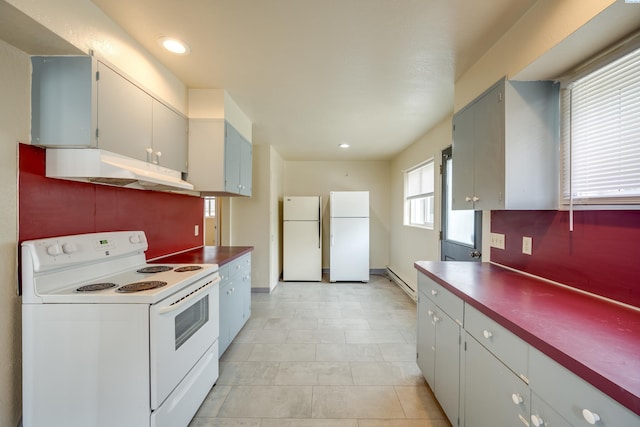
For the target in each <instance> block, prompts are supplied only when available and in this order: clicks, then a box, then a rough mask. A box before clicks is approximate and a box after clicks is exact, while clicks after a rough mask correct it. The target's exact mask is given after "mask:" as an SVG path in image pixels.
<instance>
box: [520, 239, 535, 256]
mask: <svg viewBox="0 0 640 427" xmlns="http://www.w3.org/2000/svg"><path fill="white" fill-rule="evenodd" d="M532 249H533V239H532V238H531V237H527V236H523V237H522V253H523V254H525V255H531V251H532Z"/></svg>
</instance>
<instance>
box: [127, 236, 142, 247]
mask: <svg viewBox="0 0 640 427" xmlns="http://www.w3.org/2000/svg"><path fill="white" fill-rule="evenodd" d="M129 242H131V243H132V244H134V245H135V244H136V243H140V242H141V239H140V236H139V235H138V234H133V235H131V236H129Z"/></svg>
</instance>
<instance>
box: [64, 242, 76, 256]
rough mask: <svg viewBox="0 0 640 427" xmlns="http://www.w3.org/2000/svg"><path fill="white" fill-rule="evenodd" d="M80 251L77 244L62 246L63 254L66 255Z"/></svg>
mask: <svg viewBox="0 0 640 427" xmlns="http://www.w3.org/2000/svg"><path fill="white" fill-rule="evenodd" d="M77 251H78V247H77V246H76V244H75V243H65V244H63V245H62V252H64V253H65V254H72V253H74V252H77Z"/></svg>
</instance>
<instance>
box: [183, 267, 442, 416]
mask: <svg viewBox="0 0 640 427" xmlns="http://www.w3.org/2000/svg"><path fill="white" fill-rule="evenodd" d="M251 297H252V300H251V304H252V309H251V311H252V314H251V316H252V317H251V319H249V321H248V322H247V324H246V325H245V327H244V328H243V330H242V331H241V332H240V334H239V335H238V336H237V337H236V339H235V340H234V342H233V343H232V344H231V346H230V347H229V348H228V349H227V351H226V353H225V354H224V355H223V357H222V359H221V360H220V377H219V378H218V382H217V383H216V385H215V386H214V387H213V389H212V390H211V392H210V393H209V396H208V397H207V399H206V400H205V401H204V403H203V404H202V406H201V407H200V410H199V411H198V413H197V414H196V416H195V417H194V419H193V421H192V422H191V424H190V427H205V426H206V427H214V426H216V427H235V426H244V427H450V424H449V422H448V421H447V420H446V419H445V416H444V414H443V412H442V410H441V409H440V407H439V406H438V404H437V403H436V401H435V399H434V397H433V394H432V393H431V390H430V389H429V388H428V387H427V385H426V383H425V381H424V378H423V377H422V374H421V373H420V370H419V369H418V367H417V365H416V363H415V354H416V347H415V334H416V305H415V303H414V302H413V301H412V300H411V299H410V298H409V297H408V296H407V295H406V294H405V293H404V292H403V291H402V290H401V289H400V288H398V287H397V286H396V285H394V284H393V283H392V282H390V281H389V280H388V279H387V278H386V277H383V276H371V281H370V282H369V283H342V282H340V283H328V282H322V283H293V282H281V283H280V284H279V285H278V286H277V287H276V289H275V290H274V291H273V292H272V293H271V294H252V295H251Z"/></svg>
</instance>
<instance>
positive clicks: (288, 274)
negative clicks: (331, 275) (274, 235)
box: [282, 221, 322, 281]
mask: <svg viewBox="0 0 640 427" xmlns="http://www.w3.org/2000/svg"><path fill="white" fill-rule="evenodd" d="M283 228H284V230H283V234H284V242H283V252H284V254H283V273H282V279H283V280H313V281H320V280H322V265H321V264H322V263H321V260H322V246H321V244H320V221H284V225H283Z"/></svg>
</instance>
